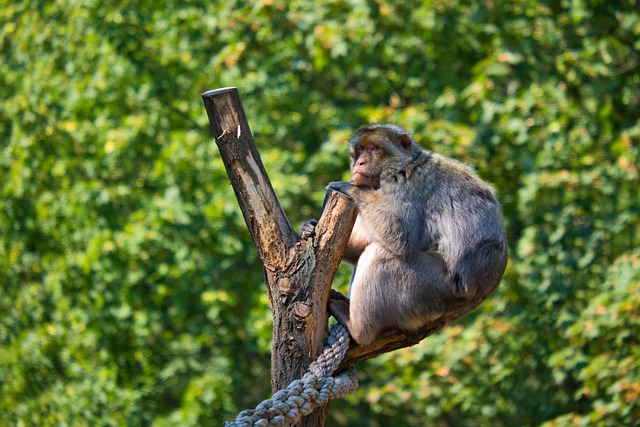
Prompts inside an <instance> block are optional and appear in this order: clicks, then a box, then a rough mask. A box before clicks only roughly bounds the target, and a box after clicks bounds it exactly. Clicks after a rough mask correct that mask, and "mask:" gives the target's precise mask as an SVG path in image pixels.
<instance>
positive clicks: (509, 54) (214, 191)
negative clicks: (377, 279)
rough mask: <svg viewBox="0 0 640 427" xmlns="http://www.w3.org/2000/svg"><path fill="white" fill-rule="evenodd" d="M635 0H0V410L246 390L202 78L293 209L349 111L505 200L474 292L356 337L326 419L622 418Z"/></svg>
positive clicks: (261, 350)
mask: <svg viewBox="0 0 640 427" xmlns="http://www.w3.org/2000/svg"><path fill="white" fill-rule="evenodd" d="M639 10H640V7H639V5H638V2H637V1H635V0H629V1H614V2H611V1H609V2H605V1H580V0H575V1H569V0H567V1H561V2H532V1H513V2H503V1H494V2H467V1H461V0H445V1H440V2H409V3H403V4H402V5H400V4H397V5H392V4H387V3H385V2H381V1H349V2H347V1H329V2H326V1H298V0H295V1H290V2H284V1H278V0H263V1H258V2H240V1H233V0H231V1H226V2H210V1H209V2H199V1H192V2H186V3H179V2H176V3H174V2H165V1H161V2H142V3H140V2H130V1H126V0H124V1H119V2H116V3H106V2H96V1H84V2H78V1H71V2H61V1H58V2H39V3H38V4H33V2H25V1H17V2H13V3H11V4H6V5H3V7H2V8H0V59H1V61H0V94H1V95H2V100H3V102H2V108H0V138H1V139H0V140H1V141H2V142H0V396H2V398H1V399H0V420H3V422H4V423H6V424H8V425H15V424H19V425H43V426H46V425H96V424H98V425H132V426H135V425H150V424H154V425H158V426H160V425H175V424H180V425H204V424H211V423H217V422H220V421H221V420H223V419H231V418H233V417H234V416H235V413H236V412H237V411H238V410H241V409H244V408H246V407H250V406H253V405H255V404H256V403H257V402H258V401H260V400H262V399H263V398H264V397H266V396H267V395H268V394H269V372H268V370H269V362H268V360H269V356H268V352H269V347H270V346H269V340H270V335H271V323H270V313H269V310H268V301H267V298H266V295H265V292H264V286H263V285H262V283H263V275H262V268H261V266H260V263H259V261H258V259H257V254H256V251H255V250H254V249H253V244H252V242H251V240H250V238H249V234H248V232H247V230H246V226H245V224H244V221H243V219H242V217H241V215H240V212H239V209H238V207H237V204H236V201H235V198H234V196H233V192H232V190H231V188H230V186H229V185H228V180H227V177H226V174H225V172H224V168H223V165H222V162H221V161H220V159H219V156H218V153H217V149H216V147H215V144H214V143H213V142H212V138H211V136H210V135H209V130H208V123H207V119H206V114H205V112H204V108H203V106H202V102H201V99H200V94H201V93H202V92H204V91H205V90H208V89H212V88H216V87H223V86H238V87H239V90H240V94H241V96H242V100H243V102H244V107H245V110H246V112H247V116H248V118H249V122H250V124H251V127H252V131H253V133H254V136H255V138H256V140H257V143H258V146H259V148H260V151H261V155H262V157H263V160H264V162H265V165H266V167H267V170H268V172H269V174H270V178H271V180H272V181H273V184H274V187H275V188H276V192H277V193H278V196H279V197H280V200H281V202H282V204H283V206H284V208H285V210H286V211H287V213H288V214H289V216H290V218H291V220H292V222H293V223H294V224H295V225H298V226H299V225H300V224H301V223H302V222H303V221H304V220H305V219H308V218H310V217H317V215H318V211H319V207H320V205H321V202H322V198H323V196H324V186H325V185H326V183H328V182H330V181H335V180H339V179H343V178H345V177H346V173H347V169H348V165H347V155H346V141H347V140H348V137H349V135H350V133H351V132H352V131H353V129H354V128H356V127H358V126H360V125H362V124H364V123H369V122H378V121H391V122H396V123H398V124H400V125H402V126H404V127H406V128H408V129H410V130H411V131H412V132H413V133H414V134H415V136H416V138H417V139H418V140H419V142H421V143H422V144H423V145H424V146H425V147H429V148H432V149H434V150H437V151H440V152H442V153H443V154H447V155H451V156H454V157H457V158H459V159H462V160H464V161H466V162H468V163H469V164H471V165H473V166H474V167H476V168H477V169H478V171H479V173H480V175H481V176H483V177H485V178H486V179H488V180H489V181H491V182H492V183H494V185H495V187H496V189H497V191H498V194H499V197H500V200H501V202H502V204H503V211H504V215H505V221H506V223H507V227H508V234H509V239H510V250H511V260H510V264H509V267H508V270H507V273H506V276H505V279H504V281H503V283H502V285H501V286H500V288H499V289H498V291H497V292H496V294H495V295H494V296H493V297H492V298H490V299H489V300H488V301H487V302H486V303H485V304H483V305H482V306H481V307H480V308H479V309H477V310H476V311H475V312H474V313H473V314H471V315H470V316H468V317H467V318H465V319H464V320H463V321H461V322H458V323H457V324H455V325H452V326H450V327H448V328H446V329H445V330H444V331H442V332H441V333H439V334H437V335H435V336H433V337H430V338H429V339H427V340H426V341H425V342H423V343H421V344H420V345H418V346H416V347H414V348H411V349H407V350H402V351H398V352H395V353H393V354H387V355H384V356H381V357H379V358H378V359H376V360H373V361H370V362H367V363H365V364H363V366H362V367H361V369H360V378H361V386H360V389H359V391H358V392H357V393H356V394H354V395H352V396H350V397H348V398H346V399H342V400H340V401H337V402H335V403H334V404H333V405H332V416H333V421H332V423H333V424H334V425H354V426H374V425H387V424H389V425H391V424H393V425H399V426H403V425H467V424H477V425H492V426H493V425H504V426H516V425H517V426H523V425H527V426H534V425H545V426H564V425H567V426H569V425H571V426H573V425H610V426H617V425H632V424H633V423H634V422H636V420H637V419H638V418H640V405H639V404H638V403H637V402H638V401H639V400H640V385H639V384H640V364H639V362H638V360H640V346H639V338H638V337H640V320H639V317H638V313H640V205H639V204H638V200H640V190H639V189H640V179H639V178H640V175H639V171H638V165H640V122H639V119H638V118H639V117H640V92H639V91H638V87H640V13H639V12H638V11H639ZM347 281H348V271H346V269H343V270H342V271H341V273H340V275H339V277H338V279H337V283H338V286H344V284H345V283H346V282H347ZM239 356H240V357H239Z"/></svg>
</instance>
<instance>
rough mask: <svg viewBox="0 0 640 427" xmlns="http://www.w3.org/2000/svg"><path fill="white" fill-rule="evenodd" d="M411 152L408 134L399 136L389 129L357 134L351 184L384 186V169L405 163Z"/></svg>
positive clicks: (354, 139) (353, 141)
mask: <svg viewBox="0 0 640 427" xmlns="http://www.w3.org/2000/svg"><path fill="white" fill-rule="evenodd" d="M404 137H406V140H405V139H404ZM407 141H408V142H407ZM410 152H411V139H410V138H409V137H408V136H407V135H406V134H403V135H397V134H396V133H394V132H391V131H389V130H388V129H375V130H374V131H370V132H366V133H363V134H358V133H356V135H355V137H354V138H353V139H352V141H351V183H352V184H353V185H356V186H359V187H372V188H376V189H377V188H380V175H381V174H382V172H384V171H385V170H388V169H391V168H393V167H394V166H396V165H398V164H401V163H402V162H404V161H405V159H407V158H408V157H409V156H410Z"/></svg>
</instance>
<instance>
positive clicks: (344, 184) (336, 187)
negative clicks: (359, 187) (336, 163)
mask: <svg viewBox="0 0 640 427" xmlns="http://www.w3.org/2000/svg"><path fill="white" fill-rule="evenodd" d="M353 187H355V186H354V185H353V184H352V183H351V181H337V182H330V183H329V185H327V188H328V189H330V190H333V191H337V192H338V193H342V194H344V195H345V196H348V197H351V194H352V192H353Z"/></svg>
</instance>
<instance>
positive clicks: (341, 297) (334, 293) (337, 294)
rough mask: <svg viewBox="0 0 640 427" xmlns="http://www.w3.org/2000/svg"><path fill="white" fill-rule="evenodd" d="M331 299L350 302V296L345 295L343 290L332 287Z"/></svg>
mask: <svg viewBox="0 0 640 427" xmlns="http://www.w3.org/2000/svg"><path fill="white" fill-rule="evenodd" d="M329 299H337V300H342V301H347V302H349V298H347V297H345V296H344V294H343V293H342V292H338V291H336V290H335V289H331V290H330V291H329Z"/></svg>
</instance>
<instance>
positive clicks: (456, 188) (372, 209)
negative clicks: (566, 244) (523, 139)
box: [303, 124, 507, 346]
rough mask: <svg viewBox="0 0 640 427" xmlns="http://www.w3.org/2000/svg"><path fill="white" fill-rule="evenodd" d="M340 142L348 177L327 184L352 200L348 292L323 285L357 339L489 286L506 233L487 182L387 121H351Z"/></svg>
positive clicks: (476, 296)
mask: <svg viewBox="0 0 640 427" xmlns="http://www.w3.org/2000/svg"><path fill="white" fill-rule="evenodd" d="M349 147H350V160H351V179H350V180H349V181H343V182H332V183H330V184H329V186H328V188H329V189H332V190H335V191H338V192H341V193H343V194H345V195H346V196H347V197H350V198H351V199H352V200H353V201H354V202H355V204H356V206H357V208H358V216H357V218H356V222H355V224H354V227H353V230H352V232H351V235H350V238H349V242H348V244H347V248H346V250H345V254H344V258H343V260H344V261H346V262H348V263H350V264H353V265H354V269H353V274H352V278H351V284H350V287H349V294H348V295H349V297H348V298H346V297H344V296H343V295H342V294H340V293H337V292H335V291H333V290H332V292H331V296H330V299H329V304H328V307H329V311H330V313H331V314H332V315H333V316H334V317H335V318H336V319H337V320H338V321H339V322H340V323H342V324H343V325H344V326H345V327H346V328H347V330H348V331H349V334H350V335H351V337H352V338H353V339H354V340H355V341H356V342H357V343H358V344H360V345H363V346H366V345H369V344H371V343H372V342H373V341H374V340H375V339H376V337H378V336H379V334H380V333H381V332H382V331H383V330H385V329H399V330H401V331H406V332H412V331H417V330H419V329H420V328H421V327H424V326H426V325H427V324H428V323H429V322H432V321H434V320H438V319H447V315H449V314H452V313H453V314H455V313H464V312H466V311H468V310H470V309H471V308H473V307H475V306H476V305H477V304H478V303H479V302H480V301H482V300H483V299H484V298H485V297H486V296H487V295H488V294H490V293H491V292H492V291H493V290H494V289H495V288H496V287H497V286H498V283H499V282H500V280H501V279H502V276H503V274H504V271H505V268H506V264H507V239H506V234H505V229H504V225H503V217H502V214H501V211H500V205H499V203H498V201H497V199H496V196H495V192H494V190H493V188H492V187H491V186H490V185H489V184H487V183H486V182H484V181H483V180H481V179H480V178H479V177H478V175H477V174H476V173H475V172H474V171H473V170H472V169H471V168H470V167H469V166H467V165H465V164H463V163H461V162H459V161H457V160H454V159H451V158H448V157H445V156H443V155H441V154H438V153H436V152H433V151H430V150H426V149H423V148H421V147H420V146H419V145H417V144H416V142H415V141H414V139H413V138H412V137H410V136H409V134H408V133H407V132H406V131H405V130H404V129H402V128H400V127H398V126H396V125H392V124H374V125H369V126H366V127H363V128H361V129H358V130H357V131H356V132H355V134H354V136H353V137H352V138H351V140H350V144H349ZM311 226H313V224H312V225H311ZM305 227H306V233H308V232H309V226H308V225H307V224H305V226H303V228H305Z"/></svg>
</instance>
